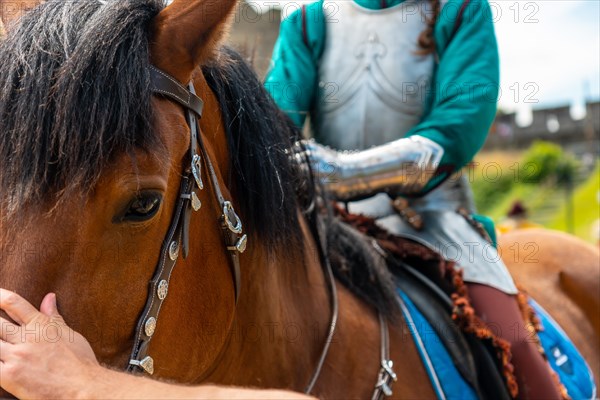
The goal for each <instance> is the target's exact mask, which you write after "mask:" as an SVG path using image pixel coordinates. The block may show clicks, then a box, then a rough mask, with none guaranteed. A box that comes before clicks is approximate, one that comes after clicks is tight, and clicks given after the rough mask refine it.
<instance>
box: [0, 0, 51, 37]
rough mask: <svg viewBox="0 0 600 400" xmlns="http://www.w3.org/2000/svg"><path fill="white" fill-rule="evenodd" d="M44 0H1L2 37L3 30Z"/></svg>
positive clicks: (0, 30) (0, 29) (0, 21)
mask: <svg viewBox="0 0 600 400" xmlns="http://www.w3.org/2000/svg"><path fill="white" fill-rule="evenodd" d="M43 1H44V0H0V37H2V35H3V33H6V32H3V30H6V28H7V27H8V26H9V25H11V24H12V23H13V22H14V21H16V20H17V19H19V17H20V16H21V15H22V14H23V13H25V12H27V11H29V10H31V9H32V8H34V7H36V6H37V5H38V4H40V3H42V2H43Z"/></svg>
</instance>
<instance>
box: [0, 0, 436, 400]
mask: <svg viewBox="0 0 600 400" xmlns="http://www.w3.org/2000/svg"><path fill="white" fill-rule="evenodd" d="M235 3H236V1H234V0H220V1H218V2H215V1H209V0H175V1H174V2H173V3H172V4H171V5H169V6H167V7H164V6H163V5H162V4H161V2H160V1H158V0H123V1H109V2H105V4H101V2H99V1H97V0H80V1H76V2H64V1H62V0H54V1H48V2H46V3H44V4H43V5H41V6H39V7H38V8H36V9H34V10H33V11H31V12H29V13H27V14H26V15H24V16H23V17H22V18H21V19H20V21H19V23H18V24H16V25H15V26H14V27H13V28H11V29H9V34H8V37H7V38H6V39H5V40H3V41H2V43H1V44H0V59H1V60H2V61H1V63H0V132H1V134H0V163H1V165H0V187H1V189H0V204H1V207H0V217H1V221H2V224H1V226H0V246H1V247H0V248H1V250H2V251H1V253H0V256H1V257H0V287H4V288H7V289H11V290H14V291H16V292H18V293H19V294H21V295H23V296H24V297H25V298H27V299H28V300H29V301H31V302H33V303H38V304H39V302H40V301H41V299H42V297H43V296H44V294H45V293H47V292H50V291H53V292H56V293H57V296H58V299H59V307H60V309H61V313H62V314H63V315H64V316H65V318H66V321H67V323H68V324H69V325H70V326H72V327H74V328H75V329H76V330H78V331H79V332H81V333H82V334H83V335H84V336H85V337H86V338H88V339H89V340H90V342H91V344H92V347H93V349H94V351H95V353H96V355H97V357H98V360H99V361H100V362H101V363H103V364H106V365H108V366H111V367H113V368H118V369H126V368H128V367H131V362H132V361H131V360H132V355H131V354H132V347H133V346H134V345H135V337H134V335H136V334H137V333H138V332H139V331H140V329H139V328H140V324H139V323H138V320H139V319H140V314H141V313H142V312H143V310H144V307H145V305H146V303H147V300H148V298H149V297H152V296H154V297H153V298H155V297H156V294H153V293H152V292H150V293H149V281H150V280H151V279H152V277H153V275H154V274H155V272H156V271H155V269H156V266H157V265H159V263H160V262H161V260H162V258H163V257H171V256H173V255H174V256H175V257H174V258H175V259H176V266H175V269H174V271H173V274H172V276H171V277H170V280H169V282H168V288H167V287H166V286H161V287H160V292H159V294H158V296H159V298H161V299H164V302H162V303H161V308H160V315H159V316H158V318H157V319H155V320H154V323H155V325H153V326H150V325H148V324H146V325H143V326H141V329H142V331H144V332H146V333H147V334H148V333H151V334H152V335H151V336H152V341H151V344H150V345H149V346H148V348H147V349H146V350H148V351H149V354H150V355H151V356H152V360H153V365H152V371H151V372H153V375H152V377H153V378H156V379H166V380H170V381H174V382H179V383H183V384H198V383H201V382H210V383H217V384H223V385H239V386H253V387H265V388H287V389H291V390H296V391H309V389H310V393H312V394H313V395H316V396H319V397H321V398H366V397H370V396H371V395H372V394H373V389H374V386H375V384H376V383H377V380H378V374H379V373H380V371H381V368H382V367H381V361H382V360H381V354H380V352H381V330H380V326H381V321H380V320H379V318H378V312H377V308H376V307H374V306H373V305H372V304H369V303H367V302H365V301H363V300H361V299H359V298H358V297H357V296H355V295H354V294H352V292H351V291H350V290H349V289H348V288H347V287H345V286H344V285H341V284H340V283H339V282H335V283H334V284H333V287H330V285H331V281H330V280H329V277H330V275H328V273H327V270H326V269H325V268H324V266H323V263H322V262H321V257H320V256H319V254H320V251H319V246H318V243H317V242H316V240H315V238H314V237H313V234H312V232H311V231H312V229H311V224H310V223H309V222H308V221H309V218H307V217H306V215H305V214H304V213H303V208H304V207H302V206H301V204H300V201H299V200H298V198H297V196H296V189H297V187H296V186H297V185H298V180H297V179H296V176H297V173H296V172H294V171H295V169H294V168H293V164H292V163H291V162H290V159H289V151H288V150H289V149H291V148H292V146H293V142H294V141H295V140H296V139H297V136H298V133H297V131H296V130H295V129H293V128H292V127H291V126H292V125H291V124H290V123H289V121H287V120H286V119H285V118H284V117H283V115H282V114H281V113H280V112H279V111H278V110H277V108H276V106H275V105H274V103H273V101H272V100H271V99H270V97H269V96H268V95H267V93H266V92H265V90H264V89H263V88H262V85H261V83H260V82H259V81H258V80H257V78H256V77H255V75H254V74H253V73H252V71H251V70H250V68H249V67H247V66H246V65H245V64H244V63H243V62H242V60H241V59H240V57H239V56H236V55H235V54H234V53H232V52H228V51H227V52H224V51H220V50H219V49H220V43H221V39H222V37H223V35H224V32H225V30H226V26H227V21H228V19H229V17H230V15H231V14H232V10H233V9H234V6H235ZM151 65H153V66H154V67H156V70H159V71H161V72H164V73H165V75H164V77H165V79H167V80H169V81H171V80H173V81H177V82H179V83H180V84H187V83H188V82H193V87H194V88H195V90H196V91H197V94H198V96H199V97H200V98H201V99H202V100H203V102H204V113H203V115H202V118H201V120H200V121H199V127H200V132H199V137H198V139H200V140H198V141H199V142H200V141H201V142H203V146H202V147H203V151H202V159H203V164H202V165H199V164H198V165H196V167H197V168H198V169H199V168H200V167H202V170H201V173H199V175H200V178H199V179H196V177H194V179H193V180H194V181H196V183H194V185H196V184H197V186H198V187H196V186H194V187H195V191H194V193H193V196H196V198H195V199H194V203H193V208H194V209H198V211H196V212H193V211H192V212H190V215H191V219H190V220H189V245H188V246H186V245H185V243H183V242H181V241H180V242H178V243H177V244H179V247H177V246H175V247H174V248H173V247H170V246H169V243H166V246H165V245H164V244H163V239H164V238H165V237H167V235H168V233H169V232H168V230H169V228H170V226H171V223H172V220H173V219H174V214H175V208H176V206H177V205H178V204H179V202H180V194H181V187H182V183H183V182H184V180H185V179H186V176H187V175H186V174H187V172H186V171H187V170H188V169H189V165H190V162H191V161H192V160H190V137H191V134H192V133H191V132H192V130H191V129H190V127H192V126H193V124H192V125H190V124H188V118H190V115H192V114H190V112H189V111H188V110H186V108H185V107H182V105H181V102H180V101H174V97H173V96H170V95H157V94H156V93H154V91H153V90H152V87H151V78H152V76H151V71H152V70H151ZM155 72H156V71H155ZM159 73H160V72H159ZM171 83H172V82H171ZM163 94H164V93H163ZM184 94H185V95H186V96H188V95H189V93H188V92H184ZM175 97H177V96H175ZM190 98H191V95H190ZM196 105H197V104H196ZM198 109H199V108H196V110H198ZM209 160H210V164H211V166H210V167H208V163H209ZM196 172H200V171H196ZM189 176H190V177H191V175H189ZM202 180H203V181H204V182H205V183H206V187H205V188H204V190H200V186H201V184H202ZM186 182H188V181H186ZM188 183H189V182H188ZM215 186H218V187H219V188H220V191H221V193H222V197H223V198H224V199H227V200H228V201H230V203H229V206H230V209H228V210H229V211H231V210H234V209H235V210H238V211H239V216H240V217H241V218H240V220H241V221H243V222H244V225H243V226H244V229H245V231H246V234H247V235H248V236H247V238H248V245H247V249H246V251H245V252H244V253H243V254H238V255H237V257H238V258H239V267H240V270H241V277H242V278H241V280H240V281H239V287H237V288H236V283H235V273H234V269H233V268H231V260H230V253H231V252H232V251H233V250H230V249H228V247H231V246H227V244H226V243H224V238H223V231H222V224H223V220H224V217H223V209H222V207H221V206H222V202H221V201H219V198H218V197H217V196H216V195H215V194H214V190H215ZM189 196H192V193H189ZM187 201H188V203H186V204H187V205H186V206H185V207H190V205H189V201H190V198H188V200H187ZM226 211H227V210H226ZM228 215H230V216H231V215H232V214H231V213H230V214H228ZM226 216H227V215H226ZM226 216H225V217H226ZM236 217H237V214H235V216H234V217H232V218H233V219H235V218H236ZM237 222H238V221H235V225H236V226H237V225H238V224H237ZM179 251H181V252H182V253H183V252H187V253H188V254H186V255H187V257H185V258H183V257H181V256H179V257H177V254H178V252H179ZM150 287H151V288H153V287H152V286H150ZM236 289H237V290H239V297H238V296H236V293H237V291H236ZM328 289H329V290H328ZM331 289H335V290H337V299H338V302H337V304H334V302H332V292H331ZM167 293H168V295H167ZM334 306H337V307H334ZM334 308H337V309H338V313H337V320H336V321H335V335H334V336H333V337H332V336H331V335H330V333H331V332H332V327H333V326H332V315H333V314H334V312H333V311H334ZM146 322H147V321H146ZM388 326H389V342H390V343H391V345H390V359H392V360H395V361H396V364H395V365H394V369H395V372H396V374H397V382H396V383H395V385H394V396H395V398H399V397H400V396H402V397H405V398H433V397H434V396H435V394H434V391H433V388H432V386H431V384H430V382H429V379H428V376H427V372H426V370H425V368H424V367H423V366H422V364H421V361H420V356H419V354H418V351H417V349H416V347H415V345H414V344H413V342H412V340H410V339H409V337H410V335H407V325H406V322H405V321H404V320H403V319H402V318H397V319H395V320H390V322H389V323H388ZM149 327H152V332H149V331H148V330H147V329H148V328H149ZM145 329H146V330H145ZM327 348H328V352H324V349H327ZM137 361H138V364H137V365H136V366H137V367H140V364H139V360H137ZM145 366H146V367H148V368H147V370H150V368H149V367H150V366H149V365H145ZM137 371H138V372H140V369H138V370H137ZM316 372H319V373H318V374H317V373H316ZM2 395H6V393H0V396H2Z"/></svg>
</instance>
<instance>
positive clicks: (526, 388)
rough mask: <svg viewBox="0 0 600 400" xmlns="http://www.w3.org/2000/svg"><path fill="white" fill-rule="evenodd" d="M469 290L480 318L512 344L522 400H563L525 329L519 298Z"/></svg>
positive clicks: (485, 288)
mask: <svg viewBox="0 0 600 400" xmlns="http://www.w3.org/2000/svg"><path fill="white" fill-rule="evenodd" d="M467 286H468V288H469V297H470V298H471V305H472V306H473V308H474V309H475V312H476V313H477V315H478V316H479V317H480V318H481V319H482V320H483V321H484V322H487V323H489V324H491V325H492V326H493V327H494V328H497V329H492V330H493V331H494V333H496V334H498V335H499V336H500V337H501V338H502V339H504V340H506V341H508V342H509V343H510V344H511V348H512V356H513V358H512V363H513V365H514V367H515V375H516V378H517V383H518V385H519V399H561V395H560V393H559V391H558V389H557V387H556V384H555V382H554V379H553V377H552V375H551V374H550V370H549V366H548V364H547V363H546V361H545V360H544V358H543V357H542V355H541V354H540V352H539V351H538V349H537V346H536V344H535V343H534V342H533V341H532V340H531V334H530V332H529V331H528V330H527V329H526V327H525V322H524V321H523V318H522V314H521V312H520V310H519V306H518V303H517V300H516V298H515V297H514V296H510V295H508V294H506V293H504V292H502V291H500V290H498V289H495V288H493V287H490V286H486V285H480V284H476V283H467Z"/></svg>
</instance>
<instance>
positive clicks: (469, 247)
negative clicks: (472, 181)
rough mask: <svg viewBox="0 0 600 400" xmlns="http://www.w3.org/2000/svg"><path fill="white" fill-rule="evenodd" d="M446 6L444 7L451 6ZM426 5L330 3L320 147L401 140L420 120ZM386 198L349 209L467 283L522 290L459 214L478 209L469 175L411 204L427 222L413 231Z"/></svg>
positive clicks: (317, 133)
mask: <svg viewBox="0 0 600 400" xmlns="http://www.w3.org/2000/svg"><path fill="white" fill-rule="evenodd" d="M445 3H446V2H445V1H443V2H442V4H443V5H445ZM426 4H427V2H424V1H413V0H407V1H405V2H403V3H401V4H400V5H398V6H395V7H391V8H388V9H384V10H368V9H365V8H362V7H360V6H358V5H357V4H356V3H354V2H353V1H325V2H324V12H325V16H326V20H327V39H326V44H325V49H324V53H323V56H322V59H321V62H320V66H319V91H318V97H317V102H316V107H315V111H314V112H313V114H312V127H313V134H314V137H315V139H316V140H317V142H318V143H321V144H324V145H328V146H330V147H332V148H334V149H337V150H365V149H368V148H370V147H373V146H379V145H382V144H385V143H389V142H392V141H394V140H397V139H399V138H402V137H403V136H404V135H405V134H406V133H407V132H408V131H409V130H410V129H411V128H413V127H414V126H415V125H417V124H418V123H419V121H420V120H421V118H422V115H423V111H424V104H425V100H426V95H427V92H428V90H429V88H430V83H431V77H432V73H433V67H434V59H433V56H431V55H430V56H425V57H423V56H418V55H416V54H415V51H416V50H417V38H418V35H419V34H420V32H421V31H422V30H423V29H424V28H425V20H424V18H423V15H424V14H425V13H426V11H427V10H426V9H424V7H426ZM391 201H392V200H391V198H390V196H389V195H387V194H386V193H380V194H378V195H376V196H373V197H371V198H368V199H366V200H362V201H356V202H351V203H349V211H350V212H353V213H361V214H365V215H369V216H372V217H375V218H377V220H378V224H379V225H380V226H382V227H384V228H385V229H387V230H388V231H389V232H390V233H392V234H395V235H398V236H401V237H406V238H409V239H412V240H415V241H417V242H419V243H421V244H423V245H425V246H427V247H429V248H431V249H432V250H434V251H437V252H438V253H440V254H441V255H442V256H443V257H444V258H446V259H448V260H452V261H455V262H456V264H457V265H458V266H459V267H460V268H462V269H463V270H464V279H465V281H468V282H476V283H482V284H486V285H489V286H492V287H495V288H497V289H499V290H502V291H503V292H505V293H508V294H515V293H517V288H516V286H515V284H514V282H513V280H512V277H511V276H510V273H509V272H508V270H507V268H506V266H505V265H504V263H503V262H502V260H501V259H500V256H499V254H498V252H497V251H496V249H495V248H494V247H493V246H492V245H491V244H490V243H489V242H487V241H486V239H485V238H484V237H482V236H481V234H480V233H479V232H477V231H476V230H475V229H474V228H473V226H472V225H471V224H470V223H469V222H468V221H467V220H466V219H465V218H464V217H463V216H462V215H460V214H458V213H457V212H456V210H457V209H458V208H460V207H462V208H465V209H467V210H468V211H470V212H472V213H473V212H474V211H475V210H474V205H473V199H472V194H471V191H470V188H469V185H468V182H467V180H466V179H465V178H464V177H460V178H457V177H454V178H451V179H449V180H448V181H447V182H445V183H444V184H442V185H441V186H440V187H439V188H437V189H436V190H434V191H433V192H432V193H430V194H428V195H427V196H424V197H422V198H418V199H411V200H409V206H410V207H411V208H412V209H414V210H415V211H416V212H418V213H419V214H420V215H421V217H422V218H423V222H424V227H423V229H421V230H417V229H415V228H414V227H413V226H412V225H411V224H409V223H408V222H407V221H405V220H404V219H403V218H401V217H400V216H399V215H398V214H397V213H396V212H395V210H394V209H393V207H392V204H391Z"/></svg>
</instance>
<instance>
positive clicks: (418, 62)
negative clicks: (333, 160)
mask: <svg viewBox="0 0 600 400" xmlns="http://www.w3.org/2000/svg"><path fill="white" fill-rule="evenodd" d="M426 3H428V2H421V1H413V0H407V1H405V2H404V3H402V4H399V5H397V6H395V7H391V8H387V9H384V10H368V9H365V8H362V7H361V6H359V5H357V4H356V3H355V2H354V1H325V2H324V5H323V10H324V13H325V18H326V21H327V22H326V24H327V25H326V31H327V37H326V40H325V49H324V52H323V55H322V57H321V61H320V63H319V72H318V73H319V90H318V94H317V100H316V107H315V110H314V112H313V113H312V115H311V117H312V119H313V120H312V123H313V130H314V137H315V139H316V140H317V142H319V143H321V144H325V145H328V146H331V147H332V148H334V149H337V150H363V149H367V148H369V147H372V146H377V145H381V144H384V143H388V142H391V141H393V140H396V139H399V138H401V137H403V136H404V135H405V134H406V133H407V132H408V131H409V130H410V129H411V128H412V127H414V126H415V125H416V124H417V123H418V122H419V121H420V120H421V117H422V115H423V109H424V104H425V101H426V96H427V92H428V91H429V88H430V83H431V77H432V74H433V68H434V59H433V56H432V55H427V56H419V55H416V54H415V52H416V51H417V50H418V48H417V39H418V36H419V34H420V33H421V31H422V30H423V29H425V21H424V18H423V13H422V12H425V8H424V7H425V4H426Z"/></svg>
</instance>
